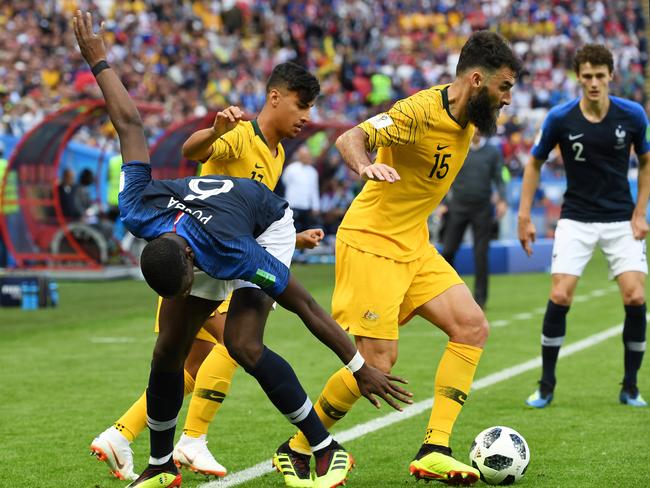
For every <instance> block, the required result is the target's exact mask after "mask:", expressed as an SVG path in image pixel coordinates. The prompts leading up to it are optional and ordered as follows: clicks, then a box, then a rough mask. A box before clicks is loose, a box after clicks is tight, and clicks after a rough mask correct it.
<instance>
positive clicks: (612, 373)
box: [0, 256, 650, 488]
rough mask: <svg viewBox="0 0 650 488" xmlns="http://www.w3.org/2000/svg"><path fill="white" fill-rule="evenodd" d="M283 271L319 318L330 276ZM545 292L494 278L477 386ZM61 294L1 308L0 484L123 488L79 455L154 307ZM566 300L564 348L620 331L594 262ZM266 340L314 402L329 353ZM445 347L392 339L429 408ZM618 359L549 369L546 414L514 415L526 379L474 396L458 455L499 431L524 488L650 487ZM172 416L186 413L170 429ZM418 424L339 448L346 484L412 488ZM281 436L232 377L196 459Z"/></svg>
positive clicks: (411, 336)
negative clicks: (524, 447) (553, 376)
mask: <svg viewBox="0 0 650 488" xmlns="http://www.w3.org/2000/svg"><path fill="white" fill-rule="evenodd" d="M295 273H296V275H297V276H298V277H299V278H300V279H301V280H302V281H303V282H304V283H305V285H306V286H307V288H308V289H309V290H310V291H311V292H312V293H313V294H314V295H315V296H316V298H317V300H319V302H321V303H322V304H324V305H325V306H326V307H329V303H330V296H331V292H332V285H333V269H332V268H331V267H329V266H307V267H306V266H296V267H295ZM378 279H381V278H378ZM468 281H470V282H471V277H470V278H468ZM549 288H550V277H549V276H548V275H546V274H526V275H509V276H493V277H492V278H491V289H490V300H489V304H488V305H489V308H488V310H487V315H488V318H489V320H490V321H491V322H492V323H493V324H494V327H493V328H492V332H491V336H490V339H489V342H488V345H487V347H486V350H485V353H484V355H483V358H482V361H481V364H480V367H479V369H478V372H477V375H476V378H477V379H478V378H482V377H485V376H487V375H488V374H490V373H494V372H497V371H500V370H502V369H505V368H508V367H511V366H514V365H517V364H520V363H523V362H525V361H527V360H529V359H532V358H534V357H536V356H538V355H539V336H540V330H541V319H542V314H543V307H544V306H545V304H546V300H547V296H548V291H549ZM60 295H61V306H60V307H59V308H57V309H51V310H38V311H33V312H23V311H21V310H13V309H1V310H0V378H2V379H1V383H0V384H1V385H2V388H1V389H0V391H1V392H2V394H1V400H0V433H1V435H0V464H1V465H2V467H3V469H2V474H1V475H0V486H3V487H4V486H6V487H11V488H18V487H29V488H33V487H38V488H46V487H62V486H65V487H75V488H77V487H90V488H112V487H116V488H117V487H121V486H125V485H126V484H127V483H125V482H122V481H119V480H115V479H112V478H111V477H110V476H109V473H108V470H107V469H106V467H105V465H104V464H103V463H99V462H97V461H95V460H94V458H91V457H90V456H89V455H88V446H89V444H90V441H91V440H92V439H93V437H94V436H95V435H96V434H98V433H99V432H101V431H102V430H104V429H105V428H106V427H107V426H109V425H110V424H111V423H112V422H114V421H115V420H116V419H117V418H118V417H119V415H120V414H121V413H122V412H123V411H124V410H125V409H126V408H127V407H128V406H129V405H130V404H131V402H132V401H134V400H135V399H136V398H137V397H138V396H139V395H140V393H141V392H142V391H143V388H144V387H145V386H146V381H147V377H148V370H149V361H150V357H151V350H152V345H153V342H154V334H153V332H152V325H153V315H154V310H155V301H156V299H155V296H154V295H153V293H152V292H150V291H149V290H148V288H147V287H146V285H145V284H144V283H142V282H134V281H130V282H108V283H101V284H100V283H95V284H86V283H83V284H82V283H62V284H61V285H60ZM577 295H578V296H579V297H581V298H580V299H579V302H578V303H574V305H573V307H572V309H571V311H570V313H569V316H568V334H567V339H566V342H565V344H570V343H572V342H575V341H578V340H580V339H583V338H585V337H588V336H590V335H592V334H595V333H597V332H600V331H603V330H605V329H607V328H609V327H611V326H613V325H616V324H620V323H621V322H622V320H623V307H622V304H621V300H620V296H619V294H618V291H617V290H616V286H615V284H614V283H612V282H609V281H607V270H606V264H605V262H604V261H603V259H602V257H600V256H597V257H596V258H595V259H594V261H593V262H592V263H591V264H590V266H589V267H588V269H587V271H586V273H585V275H584V277H583V279H582V280H581V283H580V285H579V286H578V290H577ZM526 314H529V315H526ZM266 342H267V344H268V345H269V346H270V347H271V348H273V349H274V350H276V351H277V352H279V353H280V354H282V355H283V356H284V357H285V358H286V359H288V360H289V361H290V362H291V364H292V365H293V366H294V368H295V369H296V371H297V373H298V376H299V378H300V379H301V381H302V382H303V385H304V386H305V388H306V389H307V391H308V393H309V394H310V396H311V398H312V399H315V398H316V397H317V395H318V393H319V392H320V389H321V387H322V385H323V384H324V382H325V381H326V380H327V378H328V377H329V375H330V374H331V373H332V372H333V371H335V369H336V368H338V367H340V365H339V363H338V360H337V358H336V357H335V356H334V354H332V353H330V352H329V351H328V350H327V349H326V348H325V347H324V346H323V345H321V344H320V343H319V342H318V341H317V340H316V339H315V338H313V337H312V336H311V335H309V333H308V332H307V330H306V329H305V328H304V327H303V325H302V324H301V323H300V322H299V320H298V319H297V317H295V316H292V315H291V314H290V313H288V312H286V311H284V310H278V311H276V312H273V313H272V314H271V318H270V320H269V323H268V325H267V332H266ZM445 342H446V340H445V337H444V335H443V334H442V333H441V332H440V331H438V330H437V329H436V328H434V327H432V326H430V325H429V324H428V323H426V322H424V321H423V320H420V319H415V320H413V321H412V322H411V323H410V324H408V325H407V326H406V327H403V328H402V329H401V339H400V359H399V361H398V363H397V365H396V367H395V370H394V371H395V373H397V374H400V375H402V376H404V377H406V378H408V379H409V381H410V385H409V388H410V389H411V391H412V392H413V393H414V395H415V397H414V400H415V401H420V400H424V399H427V398H430V397H431V396H432V393H433V376H434V372H435V367H436V365H437V362H438V359H439V357H440V354H441V352H442V350H443V348H444V346H445ZM622 356H623V348H622V343H621V339H620V336H616V337H614V338H611V339H608V340H606V341H604V342H601V343H599V344H597V345H595V346H594V347H590V348H588V349H586V350H583V351H581V352H578V353H576V354H574V355H571V356H568V357H566V358H563V359H561V360H560V362H559V366H558V378H559V383H558V387H557V389H556V397H555V400H554V403H553V404H552V406H551V407H550V408H547V409H545V410H540V411H533V410H530V409H527V408H526V407H525V405H524V403H523V401H524V399H525V398H526V396H527V395H528V394H529V393H531V392H532V390H533V389H534V388H535V385H536V380H537V379H538V375H539V371H538V370H537V369H535V370H531V371H528V372H525V373H523V374H521V375H518V376H515V377H513V378H510V379H508V380H506V381H503V382H500V383H498V384H495V385H492V386H489V387H487V388H484V389H481V390H477V391H476V392H474V393H473V394H471V395H470V397H469V399H468V401H467V403H466V405H465V407H464V409H463V412H462V413H461V416H460V418H459V421H458V422H457V424H456V427H455V430H454V435H453V437H452V448H453V449H454V452H455V454H456V455H457V457H459V459H461V460H466V459H467V453H468V451H469V446H470V444H471V441H472V440H473V438H474V436H475V435H476V434H477V433H478V432H479V431H481V430H483V429H484V428H486V427H489V426H492V425H499V424H501V425H507V426H510V427H513V428H514V429H516V430H518V431H519V432H520V433H521V434H523V435H524V436H525V438H526V440H527V441H528V444H529V446H530V449H531V452H532V460H531V464H530V467H529V469H528V472H527V473H526V476H525V477H524V479H523V480H522V481H521V483H520V484H521V486H529V487H568V486H571V487H619V486H620V487H622V486H625V487H635V486H639V487H640V486H650V481H648V479H647V474H646V471H647V466H648V459H650V457H649V456H648V446H649V444H650V442H649V441H650V409H632V408H629V407H624V406H622V405H619V404H618V391H619V382H620V380H621V377H622V367H623V366H622ZM648 371H649V367H648V365H647V364H646V366H645V368H643V369H642V370H641V374H640V378H639V387H640V389H641V391H642V392H643V393H644V394H645V396H646V398H648V397H649V396H650V374H648ZM186 404H187V401H186ZM388 411H389V409H388V408H387V407H386V406H385V405H384V406H383V407H382V409H381V411H379V412H376V411H375V410H374V408H372V407H371V405H370V404H369V403H368V402H367V401H366V400H365V399H362V400H360V402H359V403H358V405H357V406H356V407H355V408H354V409H353V411H352V412H351V413H350V414H349V415H348V416H347V417H346V419H344V421H342V422H341V423H340V425H339V426H337V428H336V429H335V430H334V432H335V433H336V431H337V430H339V431H340V430H345V429H348V428H350V427H352V426H354V425H356V424H359V423H361V422H364V421H366V420H370V419H372V418H375V417H376V416H378V415H384V414H386V413H388ZM184 414H185V409H184V410H183V412H182V414H181V417H180V419H179V423H180V425H181V426H182V423H183V420H184ZM428 415H429V414H428V412H425V413H422V414H419V415H417V416H415V417H412V418H410V419H407V420H405V421H403V422H400V423H397V424H394V425H392V426H390V427H387V428H384V429H381V430H378V431H376V432H373V433H371V434H368V435H366V436H363V437H360V438H357V439H355V440H353V441H350V442H347V443H346V447H347V448H348V449H350V450H351V452H352V453H353V454H354V456H355V458H356V460H357V468H356V469H355V470H354V471H353V472H352V474H351V476H350V479H349V481H348V485H349V486H352V487H354V486H357V487H401V486H409V485H411V486H416V485H415V481H414V480H413V479H412V478H411V477H410V476H409V474H408V464H409V462H410V460H411V459H412V456H413V455H414V454H415V452H416V451H417V449H418V447H419V445H420V443H421V442H422V436H423V434H424V429H425V426H426V422H427V419H428ZM179 430H180V428H179ZM292 432H293V429H292V427H291V426H290V425H289V424H288V423H287V422H286V420H285V419H284V418H283V417H282V416H281V415H280V414H279V413H277V412H276V411H275V410H274V408H273V407H272V405H271V404H270V402H269V401H268V400H267V399H266V397H265V396H264V394H263V393H262V391H261V390H260V388H259V387H258V385H257V383H256V382H255V381H254V380H253V379H252V378H250V377H248V376H247V375H246V374H245V373H244V372H243V371H241V370H240V371H238V372H237V373H236V375H235V379H234V382H233V387H232V390H231V393H230V395H229V396H228V398H227V400H226V402H225V403H224V406H223V408H222V409H221V410H220V412H219V415H218V417H217V420H216V422H215V423H214V424H213V425H212V427H211V430H210V433H209V441H210V443H209V447H210V449H211V450H212V452H213V453H214V454H215V455H216V457H217V459H218V460H219V461H220V462H221V463H222V464H224V465H225V466H226V467H227V468H228V469H229V470H230V472H231V473H234V472H237V471H240V470H242V469H245V468H247V467H250V466H252V465H254V464H257V463H259V462H261V461H264V460H265V459H268V458H270V456H271V454H272V453H273V451H274V449H275V448H276V447H277V446H278V445H279V444H280V443H281V442H282V441H284V440H285V439H286V438H287V437H288V436H289V435H291V434H292ZM177 435H178V434H177ZM133 448H134V451H135V463H136V471H139V470H140V469H142V468H143V467H144V466H145V464H146V460H147V458H148V435H147V432H144V433H143V435H142V436H140V438H138V439H137V440H136V442H135V443H134V444H133ZM205 482H206V478H205V477H203V476H199V475H195V474H193V473H190V472H184V477H183V486H184V487H187V488H192V487H198V486H200V485H201V484H204V483H205ZM241 486H244V487H281V486H283V483H282V481H281V477H280V476H279V475H277V474H275V473H274V474H269V475H265V476H263V477H261V478H258V479H255V480H252V481H249V482H247V483H245V484H243V485H241Z"/></svg>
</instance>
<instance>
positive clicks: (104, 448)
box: [91, 63, 323, 479]
mask: <svg viewBox="0 0 650 488" xmlns="http://www.w3.org/2000/svg"><path fill="white" fill-rule="evenodd" d="M319 91H320V87H319V83H318V80H317V79H316V78H315V77H314V76H313V75H311V74H310V73H309V72H308V71H307V70H305V69H304V68H303V67H301V66H299V65H297V64H294V63H283V64H280V65H278V66H276V67H275V69H274V71H273V73H272V74H271V76H270V78H269V80H268V82H267V99H266V103H265V105H264V107H263V108H262V110H261V111H260V113H259V114H258V117H257V118H256V119H255V120H252V121H243V120H242V117H243V115H244V114H243V112H242V111H241V110H240V109H239V108H238V107H235V106H231V107H228V108H227V109H225V110H223V111H221V112H219V113H218V114H217V116H216V117H215V120H214V124H213V126H212V127H210V128H208V129H202V130H199V131H197V132H195V133H194V134H192V135H191V136H190V137H189V138H188V140H187V141H186V142H185V144H184V145H183V155H184V156H185V157H187V158H189V159H193V160H197V161H204V164H203V166H202V168H201V175H211V174H223V175H228V176H235V177H243V178H252V179H255V180H257V181H260V182H261V183H263V184H265V185H266V186H268V187H269V188H271V189H274V188H275V186H276V185H277V182H278V180H279V178H280V173H281V172H282V167H283V165H284V159H285V154H284V148H283V147H282V144H281V143H280V141H281V140H282V139H284V138H291V137H295V136H296V135H297V134H298V133H299V132H300V129H301V128H302V126H303V125H304V124H305V123H306V122H307V121H308V120H309V110H310V108H311V106H312V105H313V103H314V100H315V98H316V96H317V95H318V93H319ZM322 238H323V231H322V230H320V229H310V230H306V231H304V232H301V233H299V234H298V235H297V236H296V246H297V247H299V248H313V247H314V246H316V245H318V243H319V242H320V240H322ZM204 276H205V274H204V273H202V272H198V273H197V275H196V276H195V280H197V279H198V280H199V281H200V279H201V278H202V277H204ZM199 281H195V282H196V283H199ZM195 288H196V285H195ZM195 292H196V290H194V289H193V294H195V295H196V293H195ZM210 292H211V291H210V290H205V295H206V296H205V297H204V298H206V299H212V298H213V297H212V296H208V295H210ZM160 303H161V300H160V299H159V301H158V312H157V314H156V331H157V330H158V314H159V312H160ZM227 310H228V301H224V303H223V304H222V305H221V306H220V307H219V308H218V310H217V311H216V312H215V314H214V315H213V317H211V318H210V319H209V320H208V321H207V322H206V323H205V324H204V326H203V328H202V329H201V330H200V331H199V333H198V334H197V336H196V338H195V340H194V342H193V345H192V349H191V351H190V353H189V355H188V358H187V360H186V362H185V394H188V393H190V392H194V394H193V396H192V401H191V402H190V407H189V411H188V415H187V418H186V422H185V427H184V430H183V435H182V436H181V439H180V441H179V442H178V443H177V445H176V447H175V449H174V459H175V460H176V462H177V463H178V464H180V465H184V466H187V467H189V468H190V469H192V470H194V471H197V472H201V473H203V474H206V475H214V476H224V475H225V474H226V468H225V467H223V466H222V465H221V464H220V463H219V462H217V460H216V459H215V458H214V457H213V456H212V454H211V453H210V451H209V450H208V448H207V441H206V434H207V431H208V425H209V423H210V421H211V420H212V419H213V418H214V416H215V415H216V412H217V410H218V409H219V408H220V406H221V405H222V403H223V401H224V399H225V398H226V395H227V394H228V391H229V389H230V384H231V381H232V377H233V374H234V372H235V370H236V368H237V363H236V362H235V361H234V360H233V359H232V358H231V357H230V355H229V354H228V351H227V350H226V348H225V346H224V345H223V326H224V323H225V313H226V311H227ZM146 423H147V411H146V394H144V393H143V394H142V396H141V397H140V398H139V399H138V400H137V401H136V402H135V403H134V404H133V405H132V406H131V407H130V408H129V409H128V410H127V411H126V412H125V413H124V414H123V415H122V417H120V419H119V420H118V421H117V422H115V424H114V426H111V427H110V428H108V429H107V430H105V431H104V432H102V433H101V434H100V435H99V436H98V437H97V438H95V440H94V441H93V442H92V444H91V452H93V453H94V454H95V455H96V456H97V457H98V459H100V460H102V461H106V462H107V464H108V465H109V468H110V470H111V472H112V473H113V474H114V475H115V476H116V477H118V478H121V479H135V478H136V477H137V476H136V474H135V472H134V469H133V456H132V452H131V449H130V447H129V444H130V443H131V442H132V441H133V440H134V439H135V437H136V436H137V435H138V434H139V433H140V432H141V431H142V430H143V429H144V427H145V426H146Z"/></svg>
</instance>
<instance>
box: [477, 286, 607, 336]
mask: <svg viewBox="0 0 650 488" xmlns="http://www.w3.org/2000/svg"><path fill="white" fill-rule="evenodd" d="M617 290H618V286H616V285H612V286H608V287H606V288H600V289H597V290H593V291H591V292H590V293H588V294H586V295H576V296H574V297H573V303H582V302H588V301H589V300H591V299H592V298H598V297H603V296H605V295H607V294H608V293H610V292H613V291H617ZM545 312H546V307H538V308H535V309H533V310H532V311H530V312H523V313H518V314H515V315H513V316H512V318H509V319H501V320H490V321H489V322H490V327H505V326H507V325H510V323H511V322H513V321H515V320H529V319H532V318H533V317H534V316H535V315H539V314H543V313H545Z"/></svg>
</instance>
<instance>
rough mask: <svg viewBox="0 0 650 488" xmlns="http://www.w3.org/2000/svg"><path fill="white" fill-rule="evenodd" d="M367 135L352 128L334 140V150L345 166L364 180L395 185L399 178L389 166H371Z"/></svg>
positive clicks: (378, 164)
mask: <svg viewBox="0 0 650 488" xmlns="http://www.w3.org/2000/svg"><path fill="white" fill-rule="evenodd" d="M368 147H369V145H368V135H367V134H366V133H365V132H364V131H363V130H361V129H360V128H358V127H353V128H352V129H350V130H347V131H346V132H344V133H343V134H341V135H340V136H339V137H338V138H337V139H336V148H337V149H338V150H339V152H340V153H341V156H342V157H343V161H345V164H346V165H347V166H348V167H349V168H350V169H351V170H352V171H354V172H355V173H357V174H358V175H359V176H361V177H362V178H364V179H366V180H375V181H387V182H388V183H395V182H396V181H399V180H400V176H399V174H398V173H397V171H396V170H395V168H392V167H391V166H388V165H386V164H382V163H375V164H373V163H372V161H371V160H370V156H369V155H368Z"/></svg>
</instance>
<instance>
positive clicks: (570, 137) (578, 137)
mask: <svg viewBox="0 0 650 488" xmlns="http://www.w3.org/2000/svg"><path fill="white" fill-rule="evenodd" d="M582 136H584V133H583V134H575V135H574V134H569V140H570V141H575V140H576V139H580V138H581V137H582Z"/></svg>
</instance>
